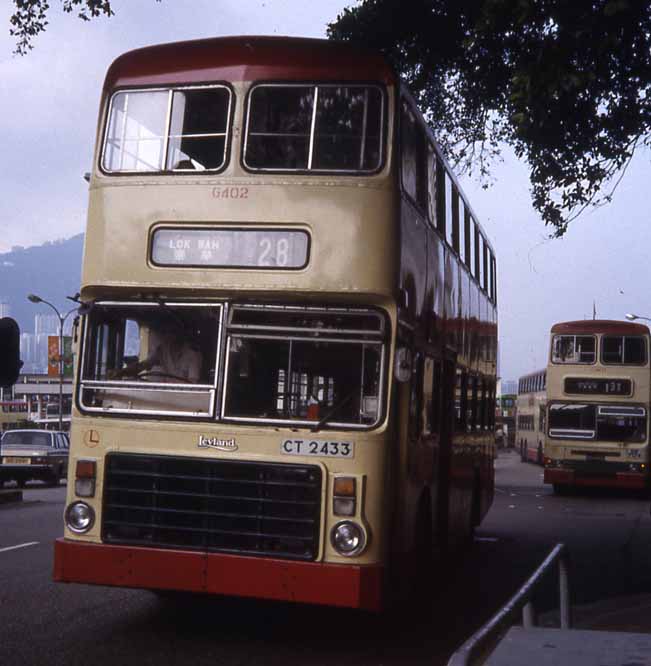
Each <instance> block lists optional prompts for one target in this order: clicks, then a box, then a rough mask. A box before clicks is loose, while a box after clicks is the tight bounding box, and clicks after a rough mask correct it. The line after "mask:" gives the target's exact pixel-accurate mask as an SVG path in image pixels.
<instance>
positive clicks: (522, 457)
mask: <svg viewBox="0 0 651 666" xmlns="http://www.w3.org/2000/svg"><path fill="white" fill-rule="evenodd" d="M520 460H522V462H527V443H526V442H522V444H521V445H520Z"/></svg>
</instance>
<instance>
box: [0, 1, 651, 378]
mask: <svg viewBox="0 0 651 666" xmlns="http://www.w3.org/2000/svg"><path fill="white" fill-rule="evenodd" d="M1 4H2V8H0V99H1V100H2V102H1V104H2V107H1V108H2V111H1V112H0V136H1V137H2V150H1V153H0V154H1V159H0V188H1V189H0V196H1V197H2V206H1V207H0V252H3V251H7V250H9V249H10V248H11V247H12V246H15V245H23V246H29V245H36V244H41V243H43V242H45V241H47V240H54V239H58V238H67V237H69V236H72V235H74V234H77V233H80V232H81V231H83V230H84V224H85V216H86V203H87V189H86V183H85V181H84V180H83V178H82V175H83V173H84V172H85V171H89V170H90V162H91V157H92V150H93V141H94V133H95V124H96V121H97V108H98V103H99V94H100V88H101V84H102V81H103V77H104V74H105V72H106V69H107V67H108V66H109V64H110V63H111V61H112V60H113V59H114V58H115V57H117V56H118V55H119V54H120V53H122V52H124V51H127V50H130V49H134V48H138V47H141V46H145V45H148V44H154V43H158V42H168V41H177V40H182V39H197V38H201V37H211V36H221V35H238V34H278V35H283V34H284V35H298V36H308V37H322V36H325V26H326V24H327V23H328V22H329V21H332V20H333V19H334V18H335V17H336V16H337V14H338V13H339V12H340V11H341V9H342V8H343V7H344V6H346V5H349V4H352V2H345V1H339V0H319V1H318V2H309V1H307V0H264V1H262V2H261V1H259V0H163V2H162V3H157V2H155V1H154V0H114V1H113V5H114V8H115V10H116V16H114V17H113V18H111V19H104V18H100V19H97V20H94V21H91V22H89V23H83V22H81V21H79V20H78V19H76V18H75V17H74V16H73V15H64V14H63V12H62V11H61V10H60V4H61V3H60V1H59V0H53V1H52V2H51V5H52V10H51V16H50V26H49V28H48V30H47V32H46V33H45V34H43V35H41V36H40V37H38V38H37V39H36V40H35V42H34V46H35V48H34V50H33V51H32V52H31V53H30V54H29V55H27V56H25V57H18V56H13V55H12V51H13V49H14V42H13V39H12V38H11V37H9V34H8V32H9V16H10V14H11V9H12V7H13V3H10V2H7V1H5V2H3V3H1ZM2 26H4V27H2ZM650 159H651V155H650V154H649V153H648V152H647V153H644V154H641V155H640V156H639V157H638V158H637V159H636V160H635V161H634V163H633V165H632V166H631V168H630V169H629V170H628V172H627V174H626V176H625V178H624V180H623V182H622V184H621V185H620V187H619V189H618V191H617V194H616V196H615V199H614V202H613V203H612V204H610V205H609V206H606V207H603V208H600V209H598V210H595V211H592V212H590V213H588V214H586V215H584V216H583V217H582V218H581V219H579V220H578V221H577V222H574V223H573V224H572V225H571V227H570V231H569V232H568V233H567V235H566V237H565V238H563V239H562V240H549V239H548V235H549V233H548V231H547V230H546V229H545V227H544V225H543V224H542V223H541V221H540V218H539V216H538V215H537V214H536V213H535V212H534V210H533V208H532V206H531V198H530V195H529V182H528V173H527V169H526V165H524V164H521V163H518V161H517V160H516V159H515V158H514V157H513V156H512V155H509V154H506V155H505V159H504V162H503V163H502V164H498V165H496V167H495V169H494V174H493V175H494V177H495V184H494V185H493V186H492V187H491V188H490V189H488V190H486V191H485V190H483V189H481V188H480V187H479V185H478V184H477V183H475V182H472V181H468V180H465V181H463V182H465V190H466V192H467V193H468V195H469V198H470V201H471V202H472V206H473V208H474V209H475V211H476V212H477V214H478V216H479V217H480V219H481V222H482V225H483V227H484V228H485V230H486V232H487V234H488V236H489V238H490V239H491V241H492V243H493V246H494V247H495V249H496V254H497V261H498V287H499V301H500V302H499V311H500V358H501V375H502V376H503V377H504V378H505V379H515V378H517V377H518V376H519V375H521V374H524V373H526V372H529V371H532V370H536V369H538V368H541V367H543V366H544V364H545V357H546V353H545V352H546V346H547V338H548V335H549V328H550V326H551V325H552V323H554V322H556V321H563V320H570V319H583V318H591V317H592V305H593V301H594V302H595V303H596V309H597V315H598V317H600V318H612V319H622V318H623V316H624V314H625V313H626V312H635V313H638V314H642V315H648V316H650V317H651V294H650V293H649V286H648V277H649V259H648V255H649V248H650V247H651V230H650V228H649V214H648V212H647V211H648V209H649V199H650V194H651V168H650V166H649V162H650Z"/></svg>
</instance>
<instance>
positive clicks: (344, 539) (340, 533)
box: [330, 520, 366, 557]
mask: <svg viewBox="0 0 651 666" xmlns="http://www.w3.org/2000/svg"><path fill="white" fill-rule="evenodd" d="M330 541H331V543H332V545H333V546H334V548H335V550H336V551H337V552H338V553H339V554H340V555H344V556H346V557H353V556H355V555H359V554H360V553H361V552H362V551H363V550H364V546H365V545H366V537H365V535H364V530H363V529H362V528H361V527H360V526H359V525H357V524H356V523H353V522H351V521H349V520H345V521H343V522H341V523H337V525H335V526H334V527H333V528H332V532H330Z"/></svg>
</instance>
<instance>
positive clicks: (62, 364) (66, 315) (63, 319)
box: [27, 294, 77, 430]
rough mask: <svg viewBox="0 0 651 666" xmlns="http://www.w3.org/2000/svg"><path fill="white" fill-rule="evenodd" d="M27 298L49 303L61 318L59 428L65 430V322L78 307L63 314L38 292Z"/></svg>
mask: <svg viewBox="0 0 651 666" xmlns="http://www.w3.org/2000/svg"><path fill="white" fill-rule="evenodd" d="M27 299H28V300H29V301H31V302H32V303H45V305H49V306H50V307H51V308H52V309H53V310H54V312H55V313H56V316H57V317H58V319H59V430H63V371H64V360H63V324H64V322H65V320H66V319H67V318H68V315H71V314H72V313H73V312H75V311H76V310H77V308H76V307H74V308H72V310H69V311H68V312H66V313H65V314H64V315H62V314H61V313H60V312H59V310H58V309H57V308H56V307H55V306H54V305H52V303H50V302H49V301H46V300H45V299H44V298H41V297H40V296H37V295H36V294H29V295H28V296H27Z"/></svg>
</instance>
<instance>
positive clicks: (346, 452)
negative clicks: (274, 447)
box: [280, 439, 355, 458]
mask: <svg viewBox="0 0 651 666" xmlns="http://www.w3.org/2000/svg"><path fill="white" fill-rule="evenodd" d="M280 452H281V453H285V454H286V455H290V456H321V457H325V458H354V457H355V443H354V442H335V441H330V440H326V439H285V440H283V441H282V443H281V444H280Z"/></svg>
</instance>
